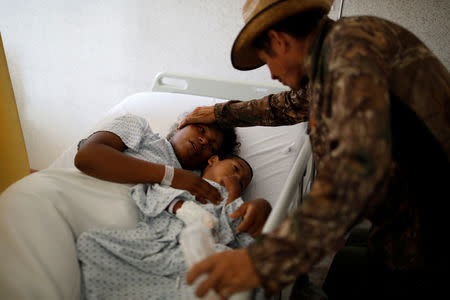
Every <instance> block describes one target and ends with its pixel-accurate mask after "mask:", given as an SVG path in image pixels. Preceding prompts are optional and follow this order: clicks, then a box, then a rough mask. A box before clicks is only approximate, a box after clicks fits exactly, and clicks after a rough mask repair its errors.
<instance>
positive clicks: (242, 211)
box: [230, 198, 272, 237]
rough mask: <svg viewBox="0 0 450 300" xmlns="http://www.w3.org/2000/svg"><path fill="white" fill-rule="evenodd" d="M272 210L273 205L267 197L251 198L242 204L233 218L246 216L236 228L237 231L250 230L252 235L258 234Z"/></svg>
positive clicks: (232, 215)
mask: <svg viewBox="0 0 450 300" xmlns="http://www.w3.org/2000/svg"><path fill="white" fill-rule="evenodd" d="M271 211H272V206H271V205H270V203H269V202H268V201H267V200H265V199H262V198H261V199H255V200H250V201H247V202H245V203H244V204H242V205H241V206H240V207H239V208H238V209H237V210H236V211H235V212H233V213H231V214H230V217H231V218H234V219H236V218H239V217H242V216H243V217H244V219H243V220H242V223H241V224H239V226H238V227H237V228H236V231H237V232H248V233H249V234H250V235H251V236H252V237H256V236H258V235H259V234H260V233H261V231H262V229H263V227H264V224H265V223H266V220H267V218H268V217H269V214H270V212H271Z"/></svg>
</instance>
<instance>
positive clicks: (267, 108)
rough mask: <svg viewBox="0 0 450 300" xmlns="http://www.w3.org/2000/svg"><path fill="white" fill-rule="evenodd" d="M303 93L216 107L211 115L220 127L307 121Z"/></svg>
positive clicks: (292, 93)
mask: <svg viewBox="0 0 450 300" xmlns="http://www.w3.org/2000/svg"><path fill="white" fill-rule="evenodd" d="M308 107H309V101H308V96H307V89H306V87H305V88H304V89H300V90H298V91H287V92H282V93H279V94H274V95H269V96H266V97H264V98H261V99H257V100H250V101H228V102H226V103H220V104H216V105H215V107H214V114H215V116H216V120H217V122H218V123H219V125H220V126H223V127H246V126H257V125H259V126H279V125H291V124H296V123H300V122H303V121H305V120H306V119H307V118H308Z"/></svg>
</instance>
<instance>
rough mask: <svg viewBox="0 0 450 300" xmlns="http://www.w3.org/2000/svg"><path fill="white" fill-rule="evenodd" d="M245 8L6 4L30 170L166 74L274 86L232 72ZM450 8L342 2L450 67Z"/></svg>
mask: <svg viewBox="0 0 450 300" xmlns="http://www.w3.org/2000/svg"><path fill="white" fill-rule="evenodd" d="M244 2H245V0H226V1H225V0H189V1H186V0H0V32H1V34H2V37H3V42H4V47H5V52H6V57H7V59H8V66H9V70H10V74H11V79H12V82H13V87H14V91H15V95H16V101H17V105H18V110H19V114H20V118H21V123H22V129H23V132H24V136H25V142H26V144H27V149H28V155H29V158H30V163H31V167H32V168H36V169H42V168H45V167H46V166H48V165H49V164H50V162H51V161H52V160H54V159H55V158H56V157H57V156H58V155H59V154H60V153H61V152H62V151H63V150H64V149H65V148H67V147H68V146H69V145H71V144H72V143H74V142H75V141H76V140H78V139H79V138H80V137H81V136H82V134H83V133H85V132H86V130H88V128H90V127H91V126H92V125H93V124H94V123H95V122H96V121H97V120H98V119H99V118H100V117H101V116H102V115H103V114H104V113H105V112H106V111H107V110H108V109H109V108H110V107H112V106H113V105H114V104H116V103H118V102H119V101H120V100H122V99H123V98H124V97H126V96H127V95H130V94H132V93H135V92H141V91H145V90H149V88H150V85H151V82H152V79H153V77H154V76H155V75H156V74H157V73H158V72H160V71H169V72H178V73H188V74H193V75H199V76H203V77H205V76H207V77H214V78H220V79H229V80H246V81H252V82H255V81H256V82H262V83H271V84H274V83H275V82H273V81H271V80H270V74H269V71H268V70H267V68H266V67H263V68H261V69H258V70H255V71H247V72H241V71H237V70H234V69H233V68H232V66H231V62H230V49H231V45H232V43H233V41H234V38H235V36H236V35H237V33H238V32H239V30H240V29H241V26H242V25H243V21H242V18H241V8H242V6H243V4H244ZM424 3H426V4H424ZM449 3H450V1H448V0H426V1H423V0H405V1H400V0H345V1H344V15H353V14H364V13H366V12H367V13H368V14H375V15H380V16H384V17H387V18H389V19H391V20H394V21H398V22H399V23H400V24H403V25H406V26H407V27H408V28H409V29H410V30H412V31H413V32H415V33H417V34H418V35H419V37H421V38H422V39H423V40H424V41H425V42H427V44H429V46H430V48H431V49H432V50H433V51H435V52H436V54H437V55H438V56H439V57H440V58H441V60H442V61H443V62H445V64H446V66H447V68H449V65H450V59H449V54H448V52H449V51H448V45H449V44H450V43H449V37H448V35H447V33H448V32H449V31H450V30H449V20H448V16H449V15H450V9H449V6H450V5H449ZM430 32H431V33H433V34H430ZM436 32H438V34H435V33H436ZM444 33H445V34H444Z"/></svg>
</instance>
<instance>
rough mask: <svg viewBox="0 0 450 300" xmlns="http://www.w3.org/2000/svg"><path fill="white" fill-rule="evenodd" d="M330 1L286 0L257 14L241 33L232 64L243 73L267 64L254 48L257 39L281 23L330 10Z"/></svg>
mask: <svg viewBox="0 0 450 300" xmlns="http://www.w3.org/2000/svg"><path fill="white" fill-rule="evenodd" d="M330 2H332V1H330V0H304V1H298V0H286V1H279V2H275V3H273V4H272V5H269V6H267V7H265V8H264V9H263V10H261V11H260V12H259V13H258V14H256V15H255V16H254V17H253V18H252V19H251V20H250V21H249V22H247V24H245V26H244V27H243V28H242V30H241V31H240V32H239V34H238V36H237V37H236V39H235V40H234V43H233V47H232V49H231V63H232V65H233V67H234V68H236V69H238V70H242V71H246V70H253V69H256V68H259V67H261V66H262V65H264V64H265V63H264V62H263V61H262V60H260V59H259V58H258V56H257V55H256V50H257V49H255V48H254V47H253V43H254V41H255V39H256V38H257V37H258V36H259V35H260V34H262V33H263V32H265V31H266V30H268V29H269V28H270V27H271V26H273V25H275V24H276V23H278V22H279V21H281V20H283V19H286V18H288V17H290V16H293V15H295V14H297V13H300V12H304V11H308V10H323V11H324V13H325V14H327V13H328V12H329V10H330V6H331V5H330Z"/></svg>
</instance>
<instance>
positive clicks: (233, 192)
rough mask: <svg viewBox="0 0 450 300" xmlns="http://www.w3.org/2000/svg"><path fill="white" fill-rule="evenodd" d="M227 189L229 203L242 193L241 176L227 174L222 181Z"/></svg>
mask: <svg viewBox="0 0 450 300" xmlns="http://www.w3.org/2000/svg"><path fill="white" fill-rule="evenodd" d="M220 184H221V185H223V186H224V187H225V188H226V189H227V191H228V199H227V204H229V203H231V202H233V200H235V199H236V198H238V197H239V196H240V195H241V192H242V191H241V185H240V183H239V178H237V177H236V176H227V177H225V178H224V179H223V180H222V181H221V182H220Z"/></svg>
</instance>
